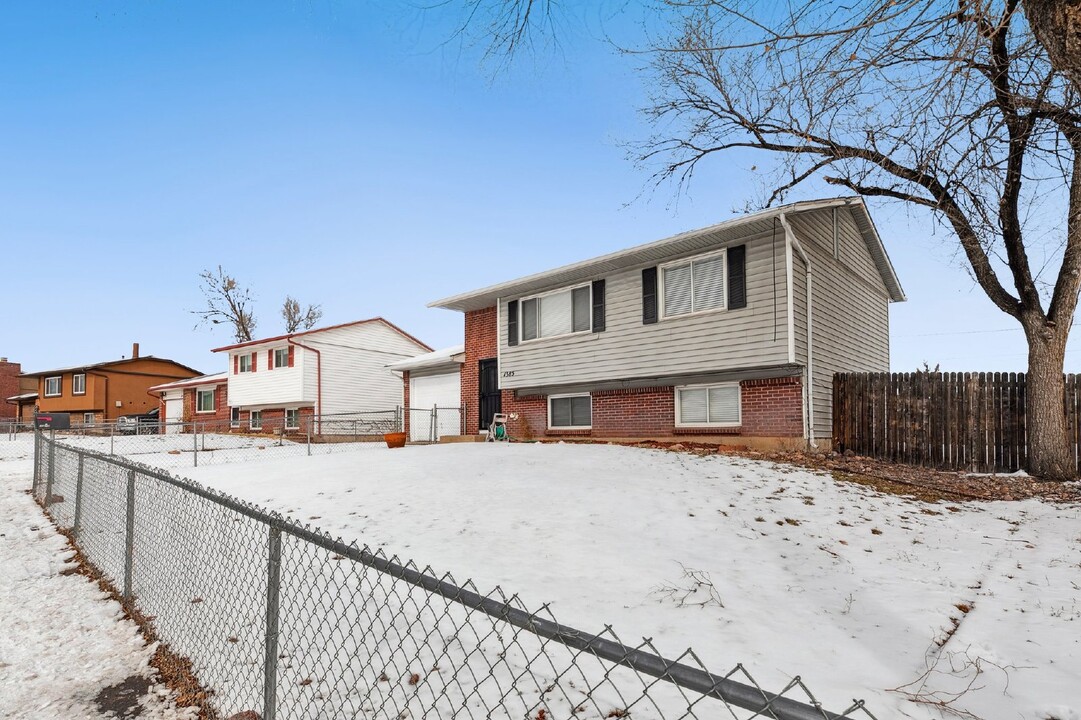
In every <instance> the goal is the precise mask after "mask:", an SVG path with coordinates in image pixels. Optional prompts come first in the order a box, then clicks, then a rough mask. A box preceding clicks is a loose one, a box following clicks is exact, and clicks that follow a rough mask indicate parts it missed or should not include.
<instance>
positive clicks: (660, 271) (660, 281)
mask: <svg viewBox="0 0 1081 720" xmlns="http://www.w3.org/2000/svg"><path fill="white" fill-rule="evenodd" d="M718 255H720V256H723V257H724V297H723V298H722V299H723V301H724V304H723V305H721V307H716V308H708V309H706V310H695V309H694V268H693V267H692V268H691V311H690V312H685V313H679V314H678V315H669V314H668V313H667V312H666V310H667V308H666V307H665V303H664V271H665V269H666V268H673V267H679V266H681V265H692V264H693V263H696V262H701V261H703V260H709V259H711V258H715V257H717V256H718ZM657 309H658V313H657V317H658V318H660V319H661V320H671V319H673V318H685V317H692V316H694V315H706V314H708V313H715V312H725V311H727V310H728V248H722V249H720V250H715V251H713V252H708V253H703V254H701V255H694V256H693V257H687V258H683V259H681V260H673V261H672V262H667V263H665V264H663V265H658V266H657Z"/></svg>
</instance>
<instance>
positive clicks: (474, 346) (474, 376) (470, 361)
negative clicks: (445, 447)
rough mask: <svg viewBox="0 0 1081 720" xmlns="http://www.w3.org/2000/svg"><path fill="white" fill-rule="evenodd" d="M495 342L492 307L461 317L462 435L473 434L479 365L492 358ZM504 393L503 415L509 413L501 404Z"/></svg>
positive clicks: (496, 339)
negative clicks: (462, 356) (462, 342)
mask: <svg viewBox="0 0 1081 720" xmlns="http://www.w3.org/2000/svg"><path fill="white" fill-rule="evenodd" d="M498 342H499V327H498V325H497V318H496V309H495V306H492V307H490V308H484V309H483V310H473V311H470V312H467V313H466V314H465V363H464V364H463V365H462V412H463V413H464V414H465V432H466V433H474V432H477V430H478V429H479V428H478V427H477V425H478V420H479V417H480V416H479V415H478V413H479V412H480V410H479V409H478V407H477V403H478V400H479V397H480V372H479V369H480V365H479V363H480V361H481V360H487V359H488V358H494V357H496V353H497V351H498ZM506 400H507V393H506V392H504V393H503V401H504V405H503V412H513V411H512V410H508V409H507V405H506V404H505V403H506Z"/></svg>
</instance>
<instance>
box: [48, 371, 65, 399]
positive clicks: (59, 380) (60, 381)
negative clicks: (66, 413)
mask: <svg viewBox="0 0 1081 720" xmlns="http://www.w3.org/2000/svg"><path fill="white" fill-rule="evenodd" d="M50 380H55V381H56V392H49V381H50ZM63 394H64V376H63V375H50V376H49V377H47V378H45V397H60V396H61V395H63Z"/></svg>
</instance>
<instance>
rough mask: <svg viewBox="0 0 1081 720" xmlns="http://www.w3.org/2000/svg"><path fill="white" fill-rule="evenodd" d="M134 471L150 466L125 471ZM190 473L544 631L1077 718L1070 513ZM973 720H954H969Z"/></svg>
mask: <svg viewBox="0 0 1081 720" xmlns="http://www.w3.org/2000/svg"><path fill="white" fill-rule="evenodd" d="M140 459H142V460H144V461H146V460H147V459H150V458H149V457H142V458H140ZM182 474H184V475H186V476H188V477H191V478H192V479H194V480H197V481H199V482H202V483H205V484H207V485H210V486H212V487H215V488H217V489H220V490H223V491H225V492H228V493H231V494H235V495H237V496H239V497H241V498H244V499H247V500H249V501H252V502H255V503H258V504H261V505H264V506H266V507H268V508H269V509H272V510H277V511H280V512H283V513H286V514H289V515H291V516H293V517H294V518H296V519H298V520H300V521H302V522H305V523H311V524H312V525H317V526H320V527H322V528H323V529H324V530H326V531H328V532H330V533H332V534H337V535H341V536H342V537H343V538H346V539H357V540H358V541H359V542H362V543H366V544H368V545H370V546H372V547H383V548H385V549H386V551H387V553H388V554H392V553H393V554H397V555H399V556H401V557H403V558H413V559H414V560H415V561H416V562H417V563H418V564H420V565H422V566H423V565H431V566H432V567H433V568H435V569H436V570H437V571H450V572H452V573H453V574H454V575H455V576H456V577H458V578H459V579H462V578H466V577H471V578H473V580H474V581H475V582H476V584H477V586H478V587H479V588H481V590H482V591H483V590H484V589H486V588H489V587H492V586H494V585H500V586H501V587H502V588H503V589H504V590H505V591H507V592H508V594H509V593H518V594H519V595H520V596H521V597H522V599H523V601H524V602H525V604H526V606H528V607H538V606H539V605H540V604H541V603H542V602H547V601H551V602H552V611H553V612H554V614H555V615H556V617H557V618H558V619H559V620H560V622H562V623H564V624H569V625H572V626H574V627H577V628H579V629H582V630H585V631H589V632H597V631H599V630H600V629H601V627H602V626H603V625H604V624H612V625H613V626H614V628H615V630H616V631H617V632H618V633H619V634H620V636H621V637H622V638H623V639H624V641H626V642H628V643H632V642H633V641H636V640H637V639H638V638H639V637H642V636H645V637H652V638H653V641H654V644H655V645H656V646H657V647H658V648H659V649H660V650H661V652H663V653H664V654H665V655H667V656H670V657H671V656H675V655H678V654H679V653H680V652H681V651H682V650H683V649H684V648H686V647H688V646H691V647H693V648H694V649H695V651H696V652H697V653H698V655H699V656H700V657H702V658H703V660H704V661H705V663H706V665H707V666H709V667H710V668H711V669H712V670H713V671H714V672H722V673H723V672H725V671H727V670H728V669H730V668H731V667H732V666H734V665H735V664H736V663H737V662H742V663H744V665H745V666H747V668H748V669H749V670H750V671H751V672H752V674H753V675H754V676H755V678H756V679H757V680H758V681H759V682H760V683H762V684H763V686H764V687H766V688H768V689H780V688H781V687H782V686H784V685H785V683H786V682H787V681H788V680H789V679H790V677H791V676H792V675H796V674H798V675H800V676H802V678H803V679H804V681H805V682H806V683H807V684H808V685H809V686H810V687H811V689H812V690H813V691H814V692H815V693H816V694H817V696H818V698H819V700H821V701H822V702H823V703H824V704H825V705H826V707H828V708H829V709H832V710H835V711H838V710H840V709H843V708H844V707H846V706H847V705H848V704H849V702H850V700H851V699H852V698H853V697H863V698H865V699H866V700H867V701H868V705H869V707H870V708H871V709H872V710H873V711H874V712H875V713H876V714H877V715H878V717H880V718H888V717H897V716H900V717H913V718H929V717H939V716H940V715H941V709H940V708H939V707H938V705H936V704H945V705H947V706H948V707H949V708H950V709H952V710H953V711H956V712H957V713H962V714H963V713H971V714H972V715H974V716H976V717H980V718H988V719H991V718H1027V719H1031V720H1037V719H1046V720H1050V719H1052V718H1054V719H1056V720H1079V719H1081V622H1079V620H1081V603H1079V599H1081V508H1078V507H1063V506H1055V505H1050V504H1044V503H1041V502H1038V501H1026V502H1019V503H969V504H948V503H939V504H935V505H929V504H925V503H919V502H915V501H910V500H906V499H903V498H898V497H894V496H886V495H880V494H878V493H876V492H875V491H873V490H870V489H868V488H865V487H862V486H858V485H851V484H845V483H838V482H835V481H834V480H832V479H831V478H829V477H826V476H821V475H816V474H813V473H810V472H807V471H803V470H800V469H795V468H791V467H785V466H777V465H774V464H772V463H764V462H756V461H751V460H746V459H739V458H730V457H724V456H708V457H696V456H693V455H689V454H683V453H669V452H664V451H653V450H643V449H636V448H622V447H615V446H597V445H503V444H498V445H492V444H464V445H440V446H428V447H422V446H416V447H408V448H406V449H404V450H396V451H388V450H379V451H373V452H364V453H352V454H339V455H330V456H324V457H311V458H309V457H294V458H279V459H273V460H269V461H266V462H253V463H249V464H244V465H238V464H233V465H223V466H213V467H199V468H197V469H196V468H191V469H187V470H185V471H183V473H182ZM963 716H964V717H970V716H969V715H963Z"/></svg>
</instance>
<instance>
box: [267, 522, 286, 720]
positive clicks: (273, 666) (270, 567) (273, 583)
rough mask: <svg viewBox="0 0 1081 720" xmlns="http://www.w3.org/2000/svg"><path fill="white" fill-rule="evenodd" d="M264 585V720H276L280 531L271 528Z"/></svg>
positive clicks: (274, 526) (273, 526)
mask: <svg viewBox="0 0 1081 720" xmlns="http://www.w3.org/2000/svg"><path fill="white" fill-rule="evenodd" d="M268 541H269V542H268V546H269V547H268V550H269V552H268V558H267V584H266V645H265V647H264V650H263V652H264V658H263V720H276V717H277V712H278V703H277V694H278V611H279V597H278V593H279V591H280V589H281V563H282V531H281V528H279V527H278V526H277V525H274V524H272V525H270V532H269V534H268Z"/></svg>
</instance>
